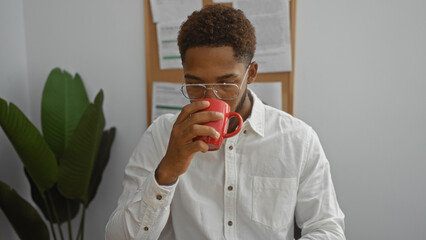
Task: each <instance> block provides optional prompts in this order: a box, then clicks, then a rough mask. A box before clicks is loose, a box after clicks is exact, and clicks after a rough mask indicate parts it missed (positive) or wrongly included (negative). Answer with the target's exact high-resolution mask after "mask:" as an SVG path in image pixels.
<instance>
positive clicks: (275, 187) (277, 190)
mask: <svg viewBox="0 0 426 240" xmlns="http://www.w3.org/2000/svg"><path fill="white" fill-rule="evenodd" d="M296 194H297V186H296V178H270V177H258V176H255V177H254V178H253V206H252V216H251V218H252V220H253V221H256V222H258V223H261V224H264V225H266V226H269V227H271V228H272V229H275V230H278V229H284V228H286V227H287V226H289V223H290V221H292V220H293V216H294V206H295V202H296Z"/></svg>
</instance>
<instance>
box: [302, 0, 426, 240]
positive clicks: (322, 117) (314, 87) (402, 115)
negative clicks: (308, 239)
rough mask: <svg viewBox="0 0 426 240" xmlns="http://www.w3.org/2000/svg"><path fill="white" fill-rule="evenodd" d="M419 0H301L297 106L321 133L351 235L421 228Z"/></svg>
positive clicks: (424, 49) (423, 95)
mask: <svg viewBox="0 0 426 240" xmlns="http://www.w3.org/2000/svg"><path fill="white" fill-rule="evenodd" d="M425 13H426V1H424V0H407V1H400V0H357V1H341V0H326V1H318V0H299V1H298V9H297V27H296V29H297V34H296V38H297V39H296V64H295V67H296V69H295V70H296V76H295V107H294V109H295V115H296V116H297V117H299V118H302V119H304V120H305V121H306V122H308V123H309V124H311V125H312V126H313V127H314V128H315V129H316V130H317V132H318V133H319V136H320V138H321V140H322V143H323V147H324V148H325V151H326V153H327V155H328V158H329V160H330V162H331V167H332V173H333V179H334V182H335V186H336V191H337V194H338V198H339V201H340V204H341V207H342V208H343V210H344V212H345V213H346V229H347V231H346V232H347V238H348V239H372V240H383V239H386V240H397V239H424V238H425V236H426V228H425V223H426V204H425V203H426V187H425V183H426V174H425V173H426V171H425V169H426V138H425V136H426V14H425Z"/></svg>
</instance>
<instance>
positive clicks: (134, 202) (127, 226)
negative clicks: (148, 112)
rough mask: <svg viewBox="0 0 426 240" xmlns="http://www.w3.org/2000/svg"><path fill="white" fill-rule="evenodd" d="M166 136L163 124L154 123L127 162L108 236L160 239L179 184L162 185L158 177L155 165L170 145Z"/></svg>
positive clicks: (108, 225)
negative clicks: (160, 125)
mask: <svg viewBox="0 0 426 240" xmlns="http://www.w3.org/2000/svg"><path fill="white" fill-rule="evenodd" d="M153 125H154V124H153ZM157 125H158V124H157ZM161 129H162V130H161ZM166 138H167V140H168V135H167V134H165V133H164V128H160V127H159V126H155V125H154V126H151V127H150V128H148V130H147V131H146V132H145V133H144V135H143V136H142V139H141V141H140V142H139V144H138V146H137V147H136V150H135V151H134V152H133V154H132V157H131V158H130V160H129V163H128V165H127V166H126V169H125V175H124V180H123V193H122V194H121V196H120V198H119V200H118V206H117V208H116V209H115V211H114V212H113V213H112V215H111V217H110V219H109V221H108V223H107V226H106V235H105V236H106V239H107V240H110V239H111V240H112V239H114V240H120V239H158V237H159V236H160V234H161V232H162V230H163V228H164V227H165V225H166V223H167V220H168V218H169V215H170V204H171V202H172V199H173V195H174V192H175V188H176V185H177V184H178V182H176V183H175V184H173V185H170V186H160V185H158V183H157V181H156V180H155V169H156V168H157V166H158V163H159V162H160V160H161V159H162V157H163V155H164V153H165V150H166V147H167V146H166V143H165V140H164V139H166ZM178 181H179V180H178Z"/></svg>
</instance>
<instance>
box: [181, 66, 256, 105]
mask: <svg viewBox="0 0 426 240" xmlns="http://www.w3.org/2000/svg"><path fill="white" fill-rule="evenodd" d="M250 66H251V63H250V64H249V65H248V67H247V70H246V72H245V73H244V77H243V81H242V82H241V85H240V86H238V85H237V84H235V83H211V84H203V83H195V84H185V83H183V84H182V87H181V88H180V90H181V92H182V94H183V95H184V96H185V97H186V98H188V99H189V100H197V99H201V98H205V97H206V94H207V90H212V91H213V93H214V95H215V96H216V97H217V98H218V99H221V100H234V99H235V98H237V97H238V95H239V94H240V90H241V87H242V86H243V85H244V81H245V79H246V76H247V73H248V70H249V69H250ZM207 86H210V87H207Z"/></svg>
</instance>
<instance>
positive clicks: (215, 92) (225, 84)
mask: <svg viewBox="0 0 426 240" xmlns="http://www.w3.org/2000/svg"><path fill="white" fill-rule="evenodd" d="M251 64H252V63H250V64H249V65H248V66H247V69H246V72H245V73H244V77H243V81H242V82H241V85H240V86H238V84H236V83H190V84H186V83H185V79H183V83H182V86H181V87H180V91H181V92H182V94H183V96H184V97H185V98H187V99H189V100H191V101H193V100H198V99H202V98H205V97H206V94H207V91H208V90H212V92H213V93H214V95H215V96H216V97H217V98H218V99H220V100H234V99H236V98H237V97H238V95H240V91H241V88H242V86H243V85H244V81H245V80H246V76H247V73H248V70H249V69H250V66H251ZM230 85H233V86H236V87H237V88H238V93H237V94H236V95H235V97H233V98H221V97H219V96H218V95H217V90H216V89H214V87H207V86H230ZM186 86H200V87H203V88H204V94H203V96H202V97H200V98H190V97H189V94H188V97H187V96H186V95H185V90H184V89H185V88H186Z"/></svg>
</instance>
